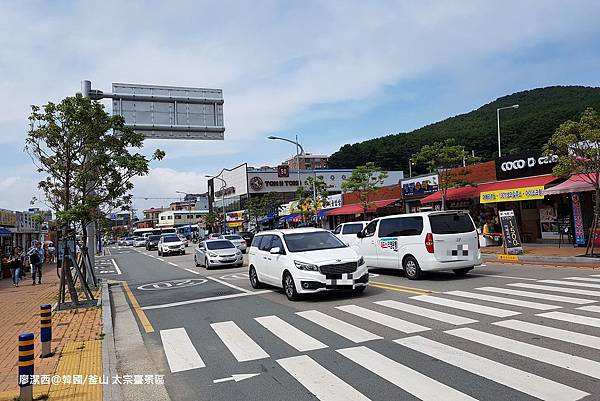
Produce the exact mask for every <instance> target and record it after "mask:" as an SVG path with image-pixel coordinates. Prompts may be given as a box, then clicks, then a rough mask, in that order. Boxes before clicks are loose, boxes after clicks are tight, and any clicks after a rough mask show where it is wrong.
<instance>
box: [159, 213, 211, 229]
mask: <svg viewBox="0 0 600 401" xmlns="http://www.w3.org/2000/svg"><path fill="white" fill-rule="evenodd" d="M206 214H208V210H165V211H163V212H161V213H160V214H159V215H158V224H157V225H156V227H160V228H165V227H169V228H170V227H180V226H186V225H188V224H198V220H200V219H201V218H202V216H205V215H206Z"/></svg>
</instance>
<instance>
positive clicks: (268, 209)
mask: <svg viewBox="0 0 600 401" xmlns="http://www.w3.org/2000/svg"><path fill="white" fill-rule="evenodd" d="M281 204H282V201H281V197H280V196H279V194H277V193H276V192H268V193H266V194H264V195H263V196H254V197H252V198H250V199H249V200H248V202H247V203H246V208H247V209H248V214H249V215H250V218H254V221H255V223H256V227H257V228H258V227H259V226H260V225H259V224H258V219H259V218H260V217H262V216H265V215H267V214H269V213H276V212H277V209H278V208H279V206H280V205H281Z"/></svg>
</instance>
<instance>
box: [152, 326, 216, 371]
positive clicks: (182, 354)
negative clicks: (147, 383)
mask: <svg viewBox="0 0 600 401" xmlns="http://www.w3.org/2000/svg"><path fill="white" fill-rule="evenodd" d="M160 339H161V341H162V344H163V349H164V350H165V355H166V356H167V363H168V364H169V369H171V372H173V373H175V372H183V371H186V370H191V369H197V368H203V367H205V366H206V365H205V364H204V361H203V360H202V358H201V357H200V355H199V354H198V351H196V348H195V347H194V344H192V340H190V337H189V336H188V334H187V331H186V330H185V329H184V328H183V327H180V328H176V329H168V330H161V331H160Z"/></svg>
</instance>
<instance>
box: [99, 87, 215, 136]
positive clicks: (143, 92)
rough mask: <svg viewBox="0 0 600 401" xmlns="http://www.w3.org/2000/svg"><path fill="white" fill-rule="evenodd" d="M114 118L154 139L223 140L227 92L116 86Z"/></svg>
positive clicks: (200, 89)
mask: <svg viewBox="0 0 600 401" xmlns="http://www.w3.org/2000/svg"><path fill="white" fill-rule="evenodd" d="M110 97H112V99H113V114H114V115H121V116H123V117H124V118H125V124H126V125H127V126H128V127H130V128H133V129H134V130H135V131H136V132H140V133H142V134H144V135H145V136H146V138H153V139H196V140H198V139H200V140H222V139H223V137H224V133H225V125H224V122H223V91H222V90H221V89H205V88H185V87H175V86H156V85H138V84H122V83H113V85H112V94H111V95H110Z"/></svg>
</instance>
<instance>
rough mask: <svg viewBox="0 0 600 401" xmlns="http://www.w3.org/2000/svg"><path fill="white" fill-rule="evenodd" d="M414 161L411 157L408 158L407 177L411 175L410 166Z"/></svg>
mask: <svg viewBox="0 0 600 401" xmlns="http://www.w3.org/2000/svg"><path fill="white" fill-rule="evenodd" d="M413 164H414V162H413V159H412V158H409V159H408V178H411V177H412V166H413Z"/></svg>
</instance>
